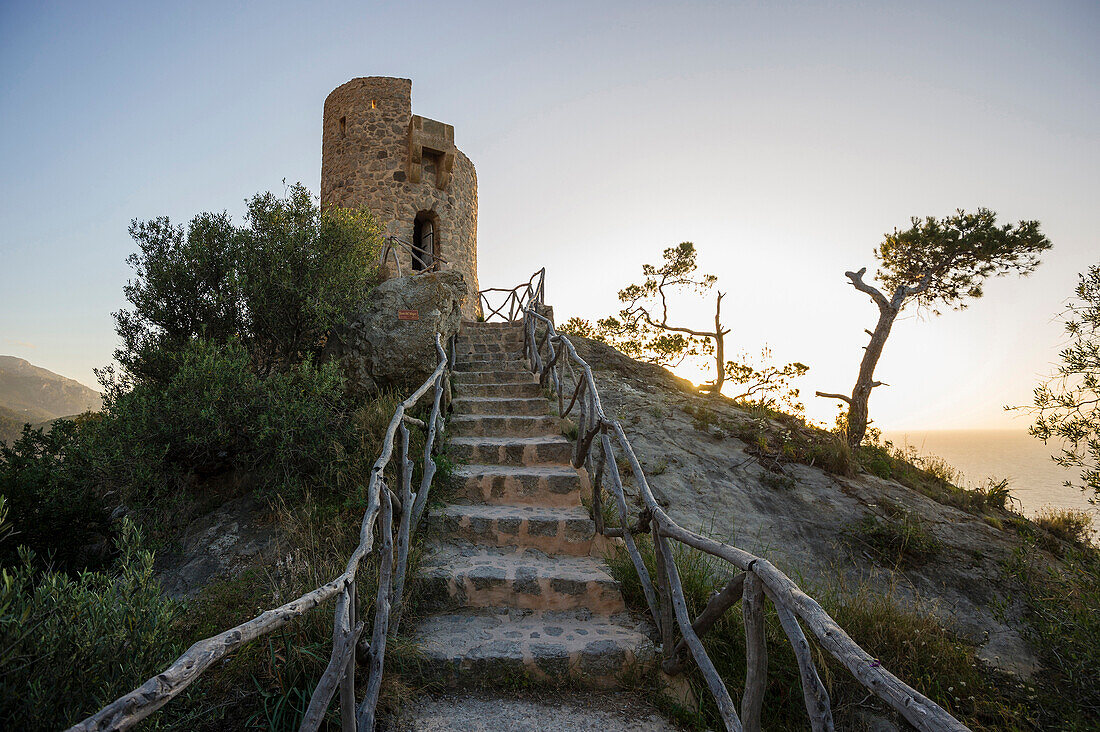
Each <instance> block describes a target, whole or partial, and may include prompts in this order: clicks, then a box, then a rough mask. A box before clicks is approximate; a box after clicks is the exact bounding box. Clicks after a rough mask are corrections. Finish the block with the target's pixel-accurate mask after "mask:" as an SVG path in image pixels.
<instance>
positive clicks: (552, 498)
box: [455, 465, 581, 506]
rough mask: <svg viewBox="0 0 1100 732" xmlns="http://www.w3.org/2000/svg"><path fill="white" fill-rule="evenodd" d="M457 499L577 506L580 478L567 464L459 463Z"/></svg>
mask: <svg viewBox="0 0 1100 732" xmlns="http://www.w3.org/2000/svg"><path fill="white" fill-rule="evenodd" d="M455 475H456V476H457V477H458V478H459V479H460V480H461V481H462V488H461V489H460V493H459V500H467V501H471V502H473V503H485V504H490V505H513V506H515V505H523V506H579V505H581V491H580V488H581V479H580V476H579V474H578V473H577V471H576V470H575V469H574V468H573V467H571V466H569V465H541V466H535V465H532V466H527V465H518V466H514V465H459V466H458V467H456V468H455Z"/></svg>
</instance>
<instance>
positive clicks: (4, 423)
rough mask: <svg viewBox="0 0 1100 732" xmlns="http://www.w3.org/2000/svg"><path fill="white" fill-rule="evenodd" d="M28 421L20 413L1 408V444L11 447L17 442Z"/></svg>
mask: <svg viewBox="0 0 1100 732" xmlns="http://www.w3.org/2000/svg"><path fill="white" fill-rule="evenodd" d="M26 421H27V420H26V419H24V418H23V415H21V414H20V413H19V412H13V411H12V410H10V409H8V408H7V407H0V442H6V443H8V444H9V445H10V444H11V443H12V442H13V441H15V440H17V439H18V438H19V434H20V433H21V432H22V431H23V424H24V423H25V422H26Z"/></svg>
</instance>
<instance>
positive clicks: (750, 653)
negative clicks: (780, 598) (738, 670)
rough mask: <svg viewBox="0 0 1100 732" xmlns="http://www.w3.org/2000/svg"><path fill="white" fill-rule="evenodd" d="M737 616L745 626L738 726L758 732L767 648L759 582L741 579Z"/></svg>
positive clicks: (751, 576) (765, 683) (750, 577)
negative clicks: (741, 590)
mask: <svg viewBox="0 0 1100 732" xmlns="http://www.w3.org/2000/svg"><path fill="white" fill-rule="evenodd" d="M744 593H745V594H744V597H743V599H742V602H741V615H742V617H743V618H744V622H745V694H744V696H743V697H742V698H741V724H743V725H744V727H745V731H746V732H759V730H760V710H761V709H762V707H763V704H764V690H765V689H766V688H767V686H768V646H767V642H766V640H765V638H764V592H763V586H762V583H761V582H760V578H759V577H757V576H756V575H755V574H753V573H752V572H749V573H747V575H746V576H745V588H744Z"/></svg>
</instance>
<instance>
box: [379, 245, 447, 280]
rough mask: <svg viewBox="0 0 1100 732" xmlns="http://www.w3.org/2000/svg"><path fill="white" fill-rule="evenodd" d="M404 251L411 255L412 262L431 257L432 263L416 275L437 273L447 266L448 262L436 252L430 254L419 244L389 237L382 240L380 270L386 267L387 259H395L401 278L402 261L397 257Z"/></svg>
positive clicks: (398, 274) (417, 271)
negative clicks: (399, 250)
mask: <svg viewBox="0 0 1100 732" xmlns="http://www.w3.org/2000/svg"><path fill="white" fill-rule="evenodd" d="M398 249H404V250H405V251H407V252H408V253H409V258H410V261H412V259H413V258H415V257H420V258H421V261H423V258H424V257H425V256H428V257H431V259H432V261H431V262H429V263H428V265H427V266H425V267H424V268H423V269H417V270H415V272H414V273H415V274H420V273H421V272H436V271H438V270H439V269H441V267H440V265H443V264H446V263H447V260H446V259H444V258H443V257H441V256H439V255H438V254H436V253H435V252H429V251H428V250H426V249H424V247H422V246H419V245H417V244H410V243H409V242H407V241H405V240H404V239H402V238H400V237H396V236H387V237H386V238H385V239H383V240H382V248H381V249H380V250H379V251H378V266H379V268H381V267H384V266H385V265H386V260H387V259H393V263H394V265H395V266H396V267H397V276H398V277H400V276H401V260H400V259H399V258H398V256H397V250H398Z"/></svg>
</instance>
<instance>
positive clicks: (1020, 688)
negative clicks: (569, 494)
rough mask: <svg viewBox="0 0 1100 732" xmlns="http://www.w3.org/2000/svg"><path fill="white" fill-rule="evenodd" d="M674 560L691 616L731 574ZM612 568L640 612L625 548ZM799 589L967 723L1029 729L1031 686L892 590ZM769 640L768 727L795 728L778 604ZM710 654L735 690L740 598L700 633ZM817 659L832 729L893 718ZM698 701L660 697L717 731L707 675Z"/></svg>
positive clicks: (798, 703) (800, 724)
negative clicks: (991, 666) (992, 665)
mask: <svg viewBox="0 0 1100 732" xmlns="http://www.w3.org/2000/svg"><path fill="white" fill-rule="evenodd" d="M639 549H640V550H641V552H642V556H643V559H644V561H645V563H646V565H647V567H648V568H649V571H650V572H655V571H656V562H655V558H654V554H653V545H652V542H650V541H649V540H648V538H647V537H641V541H640V543H639ZM674 560H675V562H676V567H677V569H678V571H679V574H680V578H681V581H682V582H683V586H684V596H685V600H686V601H687V604H688V607H689V610H690V614H691V616H692V617H697V616H698V614H699V613H700V612H702V610H703V608H704V607H706V604H707V603H708V602H709V601H710V599H711V596H712V594H713V593H714V592H715V591H716V590H717V589H719V588H721V587H722V586H723V585H724V584H725V582H726V581H727V580H728V577H727V578H723V575H722V574H720V573H719V572H718V569H717V568H716V567H715V566H714V564H712V562H711V560H710V559H709V557H708V556H707V555H705V554H702V553H700V552H697V551H694V550H691V549H688V548H685V547H679V548H678V549H677V550H676V551H675V552H674ZM610 564H611V570H612V574H613V575H614V576H615V577H616V579H618V580H619V581H620V582H621V583H622V585H623V592H624V595H625V597H626V599H627V602H628V604H630V605H631V606H633V607H634V608H636V609H637V610H638V611H642V610H644V608H645V606H646V601H645V596H644V593H643V591H642V588H641V584H640V582H639V581H638V578H637V574H636V573H635V572H634V568H633V565H632V563H631V560H630V558H629V557H627V556H626V553H625V551H623V552H620V553H619V554H617V555H616V556H614V557H612V559H611V561H610ZM805 589H806V590H807V591H808V592H810V593H811V594H812V595H813V596H814V597H815V598H816V599H817V600H818V601H819V602H820V603H821V605H822V606H823V607H824V608H825V610H826V611H827V612H828V613H829V614H830V615H832V616H833V618H835V619H836V621H837V622H838V623H839V624H840V625H841V627H843V628H844V629H845V630H846V631H847V632H848V634H849V635H851V636H852V638H853V639H854V640H855V641H856V642H857V643H859V644H860V646H862V647H863V648H865V649H866V650H868V651H869V652H870V653H872V654H873V655H874V656H875V657H876V658H877V659H879V660H880V661H881V662H882V664H883V666H884V667H886V668H888V669H890V670H891V672H893V673H895V674H896V675H898V676H899V677H901V678H903V679H905V681H906V683H909V684H910V685H912V686H913V687H914V688H916V689H917V690H918V691H920V692H922V693H924V694H926V695H928V696H930V697H931V698H933V699H935V700H937V702H939V703H941V704H942V705H943V706H944V707H945V708H946V709H947V710H948V711H949V712H951V714H953V715H955V716H956V717H958V718H959V719H962V720H963V721H964V722H965V723H966V724H967V725H969V726H970V727H971V728H973V729H985V730H1006V729H1029V728H1030V722H1029V716H1030V714H1031V713H1030V712H1029V710H1028V700H1029V697H1030V695H1031V694H1032V693H1034V691H1033V690H1032V689H1031V688H1030V687H1028V686H1026V685H1022V684H1020V683H1018V682H1016V681H1014V680H1013V679H1011V678H1010V677H1007V676H1004V675H1000V674H996V673H994V672H991V671H989V670H988V669H986V668H985V667H984V666H983V665H982V664H981V662H980V661H978V659H977V658H976V656H975V650H976V649H975V648H974V646H972V645H970V644H968V643H967V642H965V641H964V640H962V639H960V638H959V637H958V636H957V635H955V634H954V633H953V632H952V631H951V630H950V629H947V628H944V627H943V625H942V624H941V622H940V621H939V620H938V619H936V618H934V617H932V616H928V615H923V614H920V613H917V612H914V611H912V610H907V609H905V608H904V606H903V604H902V603H900V602H898V601H897V600H896V599H895V598H894V597H892V596H890V595H889V594H883V593H881V592H874V591H871V590H869V589H867V588H850V587H844V586H840V585H831V584H825V583H821V582H818V583H816V584H814V585H809V586H807V587H805ZM765 637H766V640H767V645H768V683H767V688H766V691H765V696H764V698H765V704H766V706H765V715H764V720H763V722H764V725H765V727H766V728H767V729H782V730H800V729H805V728H806V726H807V721H806V711H805V707H804V702H803V698H802V693H801V685H800V681H799V670H798V663H797V660H796V659H795V656H794V653H793V651H792V650H791V647H790V644H789V642H788V641H787V637H786V635H785V634H784V632H783V630H782V627H781V625H780V623H779V619H778V617H777V616H776V614H775V611H774V608H772V607H771V605H770V604H769V605H768V610H767V612H766V620H765ZM703 645H704V647H705V649H706V651H707V655H709V656H710V658H711V660H712V661H714V664H715V666H716V668H717V669H718V671H719V673H720V674H721V676H722V679H723V680H724V681H725V682H726V684H727V685H728V686H729V688H730V689H731V690H734V689H741V688H744V682H745V630H744V625H743V618H742V614H741V609H740V604H738V605H736V606H734V607H733V608H731V609H730V610H729V611H727V613H726V614H725V615H723V616H722V617H721V619H719V620H718V622H717V623H716V624H715V625H714V626H713V627H712V628H711V629H710V631H709V632H708V633H707V634H706V635H704V636H703ZM814 655H815V657H814V662H815V664H816V665H817V668H818V669H819V672H820V673H821V675H822V680H823V682H824V683H825V686H826V688H827V690H828V692H829V696H830V699H831V701H832V708H833V715H834V719H835V721H836V725H837V729H868V728H871V726H872V723H873V721H874V719H875V718H876V717H877V718H882V717H886V718H892V712H891V711H890V710H889V709H888V708H886V707H885V705H883V704H881V703H880V702H878V701H877V700H876V699H875V698H874V697H873V696H871V695H869V694H868V693H867V689H866V688H864V687H863V686H862V685H861V684H860V683H859V682H858V681H856V680H855V679H854V678H853V677H852V675H851V674H850V673H849V672H848V671H847V669H845V668H843V667H841V666H840V665H839V664H837V663H836V662H835V661H833V660H832V658H831V657H830V656H828V655H827V654H825V653H824V652H821V651H820V650H818V649H816V648H815V650H814ZM688 679H689V683H690V685H691V688H692V690H693V692H694V697H695V699H697V703H696V705H694V706H692V707H684V706H682V705H678V704H675V703H672V702H669V701H668V700H665V702H664V703H665V705H666V708H667V711H669V712H671V713H672V714H674V715H675V716H676V717H677V719H678V721H680V722H681V723H683V724H685V725H687V726H688V727H689V728H691V729H699V730H703V729H719V728H721V724H722V722H721V717H720V716H719V714H718V710H717V708H716V707H715V705H714V703H713V701H712V698H711V696H710V694H709V693H708V692H707V690H706V685H705V682H704V681H703V679H702V677H701V676H700V675H698V673H697V672H694V671H692V672H690V673H689V677H688Z"/></svg>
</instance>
